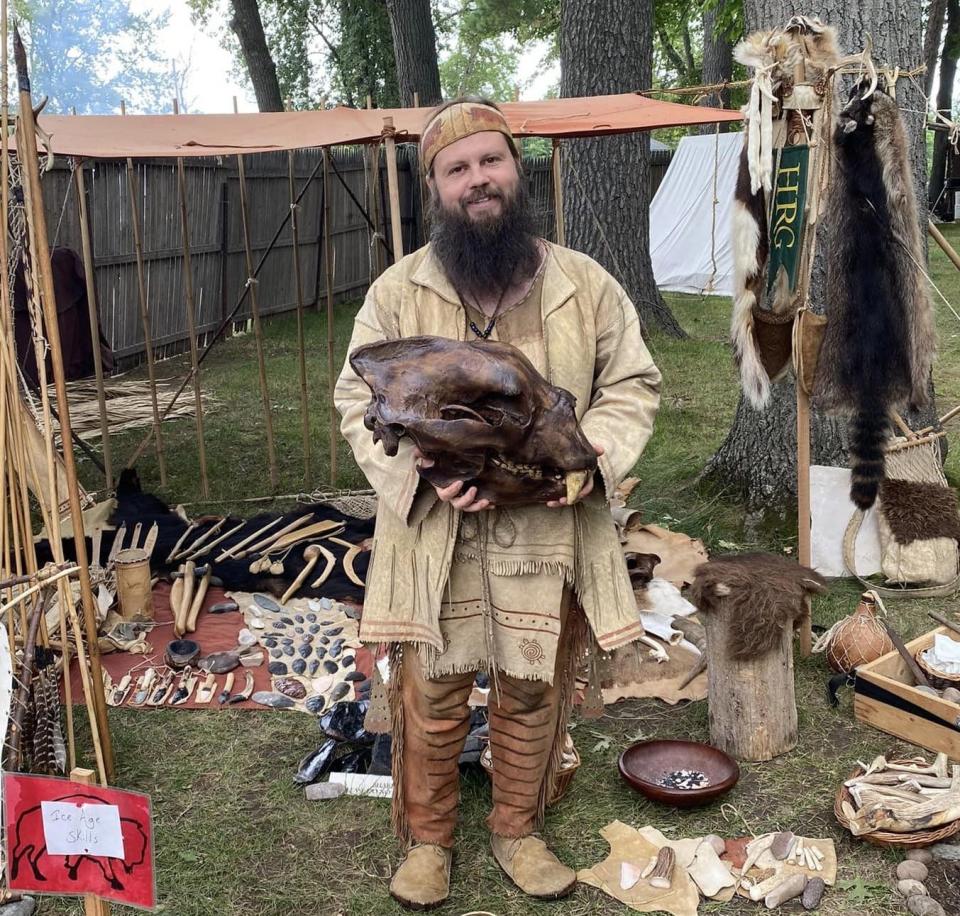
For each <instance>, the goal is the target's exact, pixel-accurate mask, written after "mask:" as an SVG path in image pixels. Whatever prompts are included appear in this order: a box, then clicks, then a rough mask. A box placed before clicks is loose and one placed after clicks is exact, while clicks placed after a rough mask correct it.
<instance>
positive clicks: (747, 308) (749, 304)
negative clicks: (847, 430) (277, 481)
mask: <svg viewBox="0 0 960 916" xmlns="http://www.w3.org/2000/svg"><path fill="white" fill-rule="evenodd" d="M748 145H749V126H748V128H747V129H746V131H745V132H744V143H743V151H742V152H741V154H740V168H739V171H738V173H737V187H736V191H735V192H734V200H733V226H732V232H731V239H732V242H733V313H732V316H731V319H730V340H731V342H732V343H733V355H734V358H735V359H736V361H737V366H738V367H739V369H740V384H741V385H742V387H743V393H744V396H745V397H746V398H747V400H748V401H749V402H750V403H751V404H752V405H753V406H754V407H755V408H757V409H758V410H761V409H762V408H764V407H766V405H767V402H768V401H769V400H770V378H769V377H768V376H767V371H766V369H764V367H763V363H762V362H761V360H760V353H759V350H758V349H757V342H756V338H755V337H754V332H753V323H754V317H753V310H754V307H757V306H760V304H761V300H762V297H763V282H764V276H765V274H766V267H767V257H768V256H769V253H770V242H769V239H768V237H767V206H766V194H765V193H764V191H763V189H762V188H758V189H757V191H753V190H752V187H751V175H750V167H749V159H748Z"/></svg>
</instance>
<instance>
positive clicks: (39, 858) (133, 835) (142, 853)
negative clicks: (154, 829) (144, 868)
mask: <svg viewBox="0 0 960 916" xmlns="http://www.w3.org/2000/svg"><path fill="white" fill-rule="evenodd" d="M53 800H54V801H58V802H72V803H73V804H76V805H91V804H93V805H102V804H106V802H104V801H103V799H101V798H98V797H97V796H96V795H87V794H86V793H81V792H76V793H72V794H70V795H64V796H62V797H60V798H56V799H53ZM120 830H121V833H122V834H123V852H124V858H123V859H122V860H121V859H113V858H107V857H105V856H83V855H80V856H50V855H48V854H47V847H46V845H45V844H43V843H41V844H39V845H38V844H37V843H36V842H34V841H33V840H32V839H31V840H21V839H19V837H24V836H27V837H38V836H39V837H42V836H43V814H42V812H41V808H40V805H35V806H34V807H32V808H28V809H27V810H26V811H24V812H23V814H21V815H20V817H18V818H17V823H16V826H15V830H14V836H15V837H17V838H18V840H17V842H16V845H15V846H14V848H13V851H12V852H11V853H10V863H9V868H10V878H11V880H15V879H16V877H17V875H18V874H19V873H20V869H21V868H25V867H29V868H30V870H31V871H32V872H33V877H34V878H36V880H37V881H46V880H47V879H48V876H49V871H47V869H49V868H51V867H53V868H55V867H56V866H57V865H60V866H62V867H63V868H64V869H65V870H66V874H67V878H68V879H69V880H70V881H77V880H79V875H80V869H81V868H82V867H83V866H84V865H85V864H86V863H90V864H89V866H88V867H89V868H96V869H98V870H99V871H100V873H101V875H103V879H104V881H106V882H107V883H108V884H109V885H110V887H112V888H113V889H114V890H117V891H122V890H123V889H124V884H123V881H122V880H121V879H122V878H124V877H125V876H126V875H129V874H130V873H131V872H132V871H133V870H134V869H135V868H136V867H137V866H138V865H142V864H143V863H144V861H146V857H147V855H148V854H149V848H148V847H149V844H148V840H147V833H146V831H145V830H144V828H143V825H142V824H141V823H140V822H139V821H137V820H134V819H133V818H130V817H121V818H120Z"/></svg>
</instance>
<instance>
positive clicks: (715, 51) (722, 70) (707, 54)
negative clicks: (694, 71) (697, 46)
mask: <svg viewBox="0 0 960 916" xmlns="http://www.w3.org/2000/svg"><path fill="white" fill-rule="evenodd" d="M723 3H724V0H720V2H719V3H718V5H717V6H716V7H713V8H710V9H705V10H704V11H703V71H702V76H703V85H704V86H712V85H714V84H715V83H724V82H729V80H730V77H731V75H732V74H733V44H732V43H731V41H730V39H729V38H728V37H727V36H726V35H724V34H723V33H722V32H719V31H718V30H717V19H718V14H719V13H720V12H722V10H723ZM698 104H700V105H705V106H708V107H711V108H729V107H730V90H729V89H722V90H720V91H719V92H711V93H709V94H708V95H705V96H704V97H703V98H702V99H701V100H700V102H699V103H698ZM716 129H717V127H716V125H714V124H704V125H703V126H702V127H701V128H700V133H702V134H712V133H713V132H714V131H715V130H716ZM727 129H728V125H727V124H721V125H720V130H722V131H725V130H727Z"/></svg>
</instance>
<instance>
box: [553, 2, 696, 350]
mask: <svg viewBox="0 0 960 916" xmlns="http://www.w3.org/2000/svg"><path fill="white" fill-rule="evenodd" d="M652 58H653V0H561V4H560V95H561V96H563V97H564V98H568V97H573V96H582V95H609V94H613V93H617V92H630V91H632V90H635V89H638V88H644V87H648V86H649V85H650V82H651V77H652ZM562 162H563V192H564V208H563V212H564V220H565V223H566V243H567V245H569V246H570V247H571V248H576V249H578V250H580V251H583V252H586V253H587V254H588V255H590V256H591V257H592V258H595V259H596V260H597V261H599V262H600V263H601V264H602V265H603V266H604V267H606V269H607V270H609V271H610V273H611V274H613V276H614V277H616V279H617V280H618V281H619V282H620V283H621V284H622V285H623V287H624V289H625V290H626V291H627V294H628V295H629V296H630V298H631V299H632V300H633V303H634V305H635V306H636V308H637V311H638V313H639V315H640V320H641V322H642V325H643V329H644V334H647V333H649V331H650V330H651V329H653V328H658V329H660V330H662V331H664V332H665V333H667V334H669V335H670V336H672V337H685V336H686V334H685V333H684V331H683V328H681V327H680V325H679V324H678V322H677V320H676V318H674V317H673V314H672V313H671V311H670V309H669V308H668V307H667V305H666V303H665V302H664V301H663V298H662V297H661V295H660V291H659V290H658V289H657V284H656V282H655V280H654V278H653V267H652V266H651V264H650V226H649V219H650V136H649V134H647V133H638V134H623V135H621V136H612V137H595V138H590V139H584V140H567V141H564V144H563V150H562Z"/></svg>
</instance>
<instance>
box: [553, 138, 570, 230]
mask: <svg viewBox="0 0 960 916" xmlns="http://www.w3.org/2000/svg"><path fill="white" fill-rule="evenodd" d="M550 164H551V168H552V170H553V212H554V214H555V215H554V225H555V226H556V232H555V240H556V243H557V244H558V245H566V244H567V230H566V224H565V223H564V220H563V182H562V180H561V177H560V141H559V140H554V141H553V149H552V151H551V153H550Z"/></svg>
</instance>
